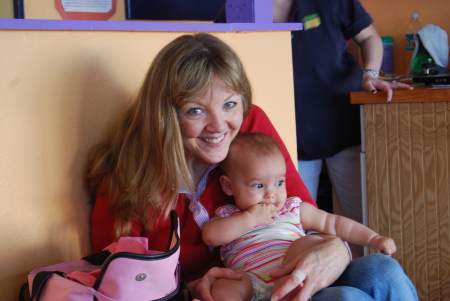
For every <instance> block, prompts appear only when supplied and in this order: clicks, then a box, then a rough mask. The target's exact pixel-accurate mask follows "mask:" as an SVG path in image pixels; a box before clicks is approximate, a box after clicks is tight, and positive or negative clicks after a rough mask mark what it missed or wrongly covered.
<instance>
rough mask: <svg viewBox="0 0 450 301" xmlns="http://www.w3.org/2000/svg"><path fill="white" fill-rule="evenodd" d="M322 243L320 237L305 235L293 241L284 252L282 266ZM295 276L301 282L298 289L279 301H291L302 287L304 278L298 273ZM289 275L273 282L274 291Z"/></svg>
mask: <svg viewBox="0 0 450 301" xmlns="http://www.w3.org/2000/svg"><path fill="white" fill-rule="evenodd" d="M322 242H323V239H322V237H320V236H317V235H307V236H304V237H300V238H299V239H297V240H295V241H294V242H293V243H292V244H291V245H290V246H289V248H288V250H287V251H286V255H285V257H284V263H283V265H286V264H287V263H289V262H291V261H293V260H297V259H296V257H297V256H298V255H299V254H301V253H302V252H303V251H305V250H307V249H309V248H311V247H312V246H315V245H318V244H320V243H322ZM297 276H298V277H299V278H300V281H302V282H301V283H300V284H299V286H298V287H296V288H294V289H293V290H292V291H291V292H290V293H289V294H288V295H286V296H285V297H284V298H283V299H282V300H281V301H284V300H291V299H292V298H293V297H294V296H295V295H296V294H297V293H298V291H299V290H300V289H301V287H303V280H304V279H305V278H304V276H302V275H301V273H298V274H297ZM289 277H291V275H286V276H283V277H281V278H278V279H277V280H276V281H275V287H274V290H276V289H277V288H278V287H279V286H282V285H284V284H285V283H286V282H287V281H288V280H289Z"/></svg>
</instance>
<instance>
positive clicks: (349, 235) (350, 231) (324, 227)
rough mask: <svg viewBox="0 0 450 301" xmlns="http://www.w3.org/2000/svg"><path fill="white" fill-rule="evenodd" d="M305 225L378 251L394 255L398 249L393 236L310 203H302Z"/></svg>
mask: <svg viewBox="0 0 450 301" xmlns="http://www.w3.org/2000/svg"><path fill="white" fill-rule="evenodd" d="M300 216H301V221H302V225H303V227H305V228H307V229H312V230H316V231H319V232H322V233H325V234H330V235H336V236H338V237H339V238H341V239H342V240H345V241H347V242H350V243H353V244H357V245H359V246H366V247H372V248H373V250H374V251H375V252H377V253H384V254H385V255H392V254H393V253H395V251H396V247H395V242H394V240H393V239H392V238H389V237H382V236H380V235H378V233H376V232H375V231H373V230H372V229H370V228H368V227H366V226H364V225H362V224H360V223H358V222H355V221H353V220H351V219H349V218H346V217H343V216H340V215H336V214H329V213H327V212H325V211H323V210H320V209H317V208H315V207H313V206H311V205H310V204H308V203H301V204H300Z"/></svg>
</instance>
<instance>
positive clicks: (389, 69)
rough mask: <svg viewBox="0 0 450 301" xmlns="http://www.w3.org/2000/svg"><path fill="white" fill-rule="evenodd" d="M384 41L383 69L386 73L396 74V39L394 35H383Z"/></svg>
mask: <svg viewBox="0 0 450 301" xmlns="http://www.w3.org/2000/svg"><path fill="white" fill-rule="evenodd" d="M381 40H382V41H383V61H382V63H381V71H383V72H384V74H385V75H393V74H394V39H393V38H392V37H381Z"/></svg>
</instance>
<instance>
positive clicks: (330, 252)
mask: <svg viewBox="0 0 450 301" xmlns="http://www.w3.org/2000/svg"><path fill="white" fill-rule="evenodd" d="M318 235H320V236H321V237H322V238H323V240H324V242H322V243H319V244H317V245H314V246H312V247H311V248H309V249H307V250H306V251H304V252H302V253H301V254H298V255H297V256H296V260H291V261H290V262H289V263H288V264H287V265H285V266H283V267H282V268H281V269H280V270H278V271H276V272H274V273H272V274H271V275H270V276H271V277H272V278H276V279H278V278H281V279H280V280H281V282H282V283H281V285H280V284H278V285H276V286H275V287H274V291H273V293H272V300H273V301H276V300H281V299H282V298H283V297H284V296H287V295H288V294H289V293H290V292H291V291H292V290H294V289H295V290H296V291H294V294H295V295H294V296H292V297H293V298H292V299H289V300H295V301H306V300H308V298H309V297H310V296H313V295H314V294H315V293H317V292H318V291H320V290H321V289H323V288H325V287H328V286H329V285H330V284H332V283H333V282H334V281H335V280H336V279H337V278H338V277H339V276H340V275H341V274H342V272H343V271H344V270H345V268H346V267H347V265H348V264H349V262H350V256H349V253H348V249H347V248H346V246H345V245H344V243H343V242H342V240H341V239H339V238H338V237H336V236H331V235H322V234H318ZM294 271H296V272H294ZM299 271H301V272H303V273H304V274H305V275H306V278H305V280H304V281H303V284H301V282H302V281H301V279H299V277H298V276H296V274H298V273H299ZM293 273H294V275H292V274H293ZM290 295H291V294H290Z"/></svg>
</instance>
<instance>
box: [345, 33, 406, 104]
mask: <svg viewBox="0 0 450 301" xmlns="http://www.w3.org/2000/svg"><path fill="white" fill-rule="evenodd" d="M353 40H354V41H355V42H356V44H358V46H359V47H360V49H361V56H362V60H363V63H364V68H365V69H374V70H377V71H378V70H379V69H380V66H381V62H382V60H383V43H382V41H381V37H380V35H379V34H378V32H377V31H376V29H375V27H373V26H372V25H370V26H368V27H366V28H365V29H363V30H362V31H361V32H360V33H359V34H357V35H356V36H355V37H354V39H353ZM361 85H362V86H363V88H364V89H366V90H367V91H371V92H372V93H373V94H376V93H377V90H381V91H384V92H386V94H387V102H390V101H391V100H392V89H407V90H412V89H413V87H411V86H410V85H407V84H404V83H394V82H387V81H384V80H380V79H378V78H377V77H376V76H375V75H374V74H372V73H370V72H366V73H364V74H363V77H362V82H361Z"/></svg>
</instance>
